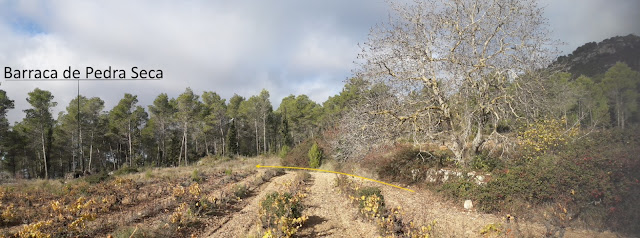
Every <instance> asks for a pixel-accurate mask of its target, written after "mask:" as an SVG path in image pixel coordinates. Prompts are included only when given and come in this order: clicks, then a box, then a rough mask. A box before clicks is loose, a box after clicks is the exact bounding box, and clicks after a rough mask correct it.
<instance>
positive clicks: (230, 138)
mask: <svg viewBox="0 0 640 238" xmlns="http://www.w3.org/2000/svg"><path fill="white" fill-rule="evenodd" d="M232 120H233V119H232ZM227 152H228V153H229V155H237V154H238V138H237V134H236V122H235V120H234V121H232V122H231V126H229V131H228V132H227Z"/></svg>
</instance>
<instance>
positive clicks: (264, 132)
mask: <svg viewBox="0 0 640 238" xmlns="http://www.w3.org/2000/svg"><path fill="white" fill-rule="evenodd" d="M266 117H267V116H266V115H265V114H262V143H263V147H262V149H263V151H264V154H267V119H266Z"/></svg>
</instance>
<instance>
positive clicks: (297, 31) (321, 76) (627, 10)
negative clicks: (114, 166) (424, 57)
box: [0, 0, 640, 123]
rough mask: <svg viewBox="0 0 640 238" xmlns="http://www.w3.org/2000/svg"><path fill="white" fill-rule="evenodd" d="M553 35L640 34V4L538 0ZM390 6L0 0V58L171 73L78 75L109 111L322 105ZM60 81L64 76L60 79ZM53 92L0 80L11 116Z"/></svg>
mask: <svg viewBox="0 0 640 238" xmlns="http://www.w3.org/2000/svg"><path fill="white" fill-rule="evenodd" d="M540 4H541V5H542V6H545V9H546V11H545V16H546V17H547V18H548V19H549V23H550V26H551V27H550V29H551V30H552V31H553V33H552V37H553V38H555V39H558V40H560V41H563V42H565V45H562V46H561V47H560V49H561V50H562V51H563V54H568V53H571V52H572V51H573V50H574V49H575V48H577V47H578V46H580V45H582V44H584V43H587V42H593V41H595V42H599V41H602V40H604V39H607V38H610V37H612V36H616V35H628V34H636V35H640V23H639V22H640V14H638V12H639V11H638V10H640V1H638V0H541V1H540ZM388 14H389V6H388V4H387V3H386V2H385V1H384V0H323V1H299V0H270V1H263V0H244V1H232V0H215V1H206V0H201V1H199V0H188V1H167V0H139V1H126V0H115V1H62V0H61V1H43V0H27V1H15V0H0V36H2V40H1V41H0V42H1V43H0V66H1V68H2V69H3V73H4V67H12V68H14V69H56V70H58V71H59V72H58V74H61V73H62V70H64V69H66V68H67V67H69V66H71V67H72V68H74V69H76V68H77V69H83V71H84V68H85V67H87V66H90V67H93V68H96V69H107V68H108V67H109V66H111V68H112V69H124V70H127V71H128V72H127V74H129V73H130V69H131V68H132V67H134V66H135V67H140V68H145V69H149V70H151V69H155V70H158V69H159V70H162V71H163V79H161V80H156V81H82V82H80V93H81V94H82V95H85V96H90V97H100V98H102V99H103V100H104V101H105V110H110V109H111V108H113V106H115V105H116V104H117V102H118V101H119V100H120V99H121V98H122V97H123V95H124V93H132V94H135V95H137V96H138V100H139V105H142V106H145V107H146V105H149V104H151V103H152V102H153V100H154V99H155V97H156V96H157V95H158V94H160V93H167V94H168V95H169V96H170V97H177V96H178V95H179V94H180V93H182V92H184V91H185V88H187V87H190V88H191V89H192V90H193V91H194V92H195V93H197V94H202V92H203V91H214V92H217V93H218V94H220V95H221V96H222V97H223V98H226V99H228V98H230V97H231V96H233V94H234V93H237V94H238V95H240V96H243V97H246V98H248V97H250V96H252V95H257V94H258V93H259V92H260V91H261V90H262V89H267V90H268V91H269V92H270V95H271V102H272V104H273V105H274V107H277V106H278V105H279V104H280V101H281V100H282V98H284V97H286V96H288V95H291V94H294V95H300V94H306V95H308V96H309V97H310V98H311V99H312V100H314V101H316V102H317V103H322V102H324V101H325V100H326V99H327V98H328V97H329V96H333V95H335V94H337V93H339V92H340V90H341V89H342V87H343V85H344V80H345V79H347V78H348V77H350V76H351V75H352V70H353V69H354V68H355V64H354V63H353V62H354V61H356V60H357V54H358V53H359V52H360V48H359V46H358V44H359V43H360V44H362V43H364V42H365V41H366V39H367V34H368V33H369V29H370V28H371V27H373V26H374V25H375V24H376V23H381V22H383V21H384V20H385V19H387V16H388ZM59 77H61V76H59ZM35 88H40V89H43V90H49V91H51V92H52V93H53V95H54V96H55V99H54V101H56V102H57V103H58V106H57V107H56V108H55V110H54V115H56V117H57V114H58V112H60V111H61V110H64V109H65V108H66V107H67V106H68V104H69V102H70V101H71V99H72V98H74V97H75V96H76V94H77V90H78V88H77V82H73V81H67V82H61V81H56V82H16V81H6V80H4V77H3V78H2V79H0V89H2V90H5V91H7V95H8V96H9V98H10V99H12V100H14V101H15V109H13V110H10V111H9V113H8V119H9V121H10V122H12V123H13V122H15V121H19V120H21V119H22V117H24V113H23V110H24V109H27V108H29V105H28V103H27V102H26V98H27V93H28V92H30V91H33V90H34V89H35Z"/></svg>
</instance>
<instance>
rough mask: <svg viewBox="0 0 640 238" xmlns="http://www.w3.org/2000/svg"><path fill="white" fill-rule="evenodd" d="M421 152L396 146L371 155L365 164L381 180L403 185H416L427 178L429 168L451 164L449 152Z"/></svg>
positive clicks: (381, 149)
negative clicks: (415, 183)
mask: <svg viewBox="0 0 640 238" xmlns="http://www.w3.org/2000/svg"><path fill="white" fill-rule="evenodd" d="M430 151H431V152H425V151H420V150H419V149H418V148H415V147H413V146H411V145H394V146H388V147H384V148H380V149H378V150H375V151H372V152H371V153H369V154H368V155H367V156H366V158H365V159H364V161H363V164H364V165H365V166H367V167H369V168H371V169H373V170H374V171H376V173H377V174H378V176H380V178H383V179H386V180H391V181H398V182H403V183H414V182H418V181H421V180H423V179H425V178H426V176H427V171H428V170H429V168H433V167H442V166H447V165H450V164H451V160H450V155H449V153H448V152H447V151H442V150H438V149H434V150H430Z"/></svg>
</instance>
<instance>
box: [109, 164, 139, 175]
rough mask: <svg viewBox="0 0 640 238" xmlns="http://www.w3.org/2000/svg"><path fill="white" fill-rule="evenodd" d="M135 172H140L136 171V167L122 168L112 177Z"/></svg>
mask: <svg viewBox="0 0 640 238" xmlns="http://www.w3.org/2000/svg"><path fill="white" fill-rule="evenodd" d="M137 172H140V171H138V168H136V167H129V166H123V167H122V168H120V169H118V170H116V171H114V172H113V175H116V176H121V175H126V174H132V173H137Z"/></svg>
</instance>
